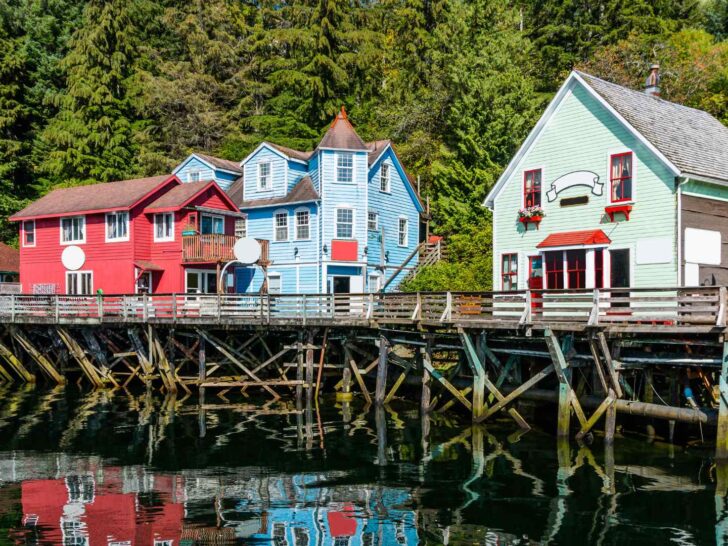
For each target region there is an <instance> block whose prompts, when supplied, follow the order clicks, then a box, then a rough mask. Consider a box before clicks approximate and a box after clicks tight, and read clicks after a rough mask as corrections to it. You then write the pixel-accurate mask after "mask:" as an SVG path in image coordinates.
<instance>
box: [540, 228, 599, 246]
mask: <svg viewBox="0 0 728 546" xmlns="http://www.w3.org/2000/svg"><path fill="white" fill-rule="evenodd" d="M611 242H612V241H611V239H609V237H607V234H606V233H604V232H603V231H602V230H601V229H589V230H586V231H565V232H563V233H552V234H551V235H549V236H548V237H546V238H545V239H544V240H543V241H541V242H540V243H539V244H538V245H536V248H547V247H555V246H588V245H608V244H609V243H611Z"/></svg>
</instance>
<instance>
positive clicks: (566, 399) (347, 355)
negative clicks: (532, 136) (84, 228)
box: [0, 287, 728, 459]
mask: <svg viewBox="0 0 728 546" xmlns="http://www.w3.org/2000/svg"><path fill="white" fill-rule="evenodd" d="M727 301H728V296H727V294H726V289H725V287H700V288H636V289H624V288H619V289H617V288H615V289H588V290H569V291H563V290H561V291H535V290H532V291H514V292H477V293H476V292H472V293H464V292H441V293H391V294H382V293H378V294H300V295H269V294H266V295H239V294H220V295H217V294H209V295H208V294H154V295H99V296H66V295H47V296H46V295H25V294H0V323H1V324H2V326H0V382H4V383H12V382H21V383H33V382H36V381H38V382H40V381H46V382H48V383H52V384H63V383H65V382H70V381H77V382H79V383H81V382H86V383H88V384H90V385H91V386H92V387H93V388H98V389H116V388H127V387H133V386H134V385H138V386H141V385H144V386H145V387H146V388H147V389H159V390H161V391H163V392H167V393H173V392H177V391H184V392H188V393H191V392H192V391H193V390H197V391H198V394H199V396H200V398H201V399H202V400H203V401H204V397H205V395H206V394H205V392H206V391H207V392H213V393H215V394H216V395H217V396H218V397H220V399H221V400H223V401H224V400H227V399H228V397H231V396H232V397H240V396H243V397H247V396H250V395H251V394H252V393H256V395H260V396H264V397H268V398H271V399H273V400H278V399H280V398H283V397H285V396H291V397H294V398H295V399H296V401H297V403H298V404H301V403H302V400H304V399H305V400H306V403H308V404H310V403H311V401H312V400H317V399H318V396H319V392H324V391H326V392H332V391H335V392H337V393H341V395H342V396H344V397H347V398H348V397H351V396H354V395H356V396H360V397H361V399H362V400H363V401H364V402H365V403H375V404H378V405H383V404H386V403H388V402H389V401H391V400H392V399H394V398H395V397H401V396H412V393H413V392H414V393H415V396H416V397H417V399H418V401H419V403H420V408H421V411H422V413H423V414H428V413H430V412H433V411H446V410H449V409H453V408H460V409H461V410H465V411H467V412H468V413H469V414H470V415H471V417H472V419H473V421H475V422H483V421H487V420H490V419H495V418H499V417H505V418H509V419H512V420H513V421H514V422H515V423H516V424H517V425H518V426H519V427H520V428H522V429H524V430H527V429H529V428H530V426H531V425H530V423H529V421H530V418H529V417H528V415H527V413H526V412H525V411H524V410H523V408H522V407H521V406H522V404H521V403H522V402H524V401H530V402H538V403H543V402H552V403H556V405H557V412H556V415H555V421H556V431H557V435H558V436H560V437H569V436H570V435H571V434H572V433H574V435H575V437H576V439H578V440H581V439H583V438H585V437H587V436H588V435H590V434H592V431H593V430H594V429H595V427H596V426H597V425H598V424H599V423H600V422H602V421H603V422H604V431H605V432H604V434H605V439H606V440H607V442H611V441H612V440H613V438H614V436H615V433H616V430H617V428H616V415H617V413H618V412H619V413H622V414H628V415H631V416H638V417H640V418H642V419H648V424H647V425H645V426H646V429H645V430H646V432H647V434H648V435H653V436H654V435H657V436H662V437H664V438H666V439H668V440H672V439H673V437H674V435H675V426H674V424H675V423H685V424H686V426H692V425H697V424H699V425H701V426H702V425H709V426H717V430H718V433H717V450H716V454H717V456H718V457H719V458H726V459H728V341H727V340H726V339H725V333H726V304H727ZM413 389H414V391H413ZM208 396H209V394H208ZM572 421H573V422H572ZM658 421H660V422H667V423H672V424H671V425H670V426H669V427H668V428H661V427H660V426H657V425H655V424H653V423H657V422H658Z"/></svg>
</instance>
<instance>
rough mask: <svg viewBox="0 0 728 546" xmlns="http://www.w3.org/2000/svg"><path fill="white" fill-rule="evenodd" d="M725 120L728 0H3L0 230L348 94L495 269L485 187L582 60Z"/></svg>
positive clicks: (462, 244)
mask: <svg viewBox="0 0 728 546" xmlns="http://www.w3.org/2000/svg"><path fill="white" fill-rule="evenodd" d="M654 61H657V62H659V63H660V64H661V67H662V71H661V72H662V76H663V79H662V89H663V97H665V98H667V99H669V100H674V101H678V102H682V103H685V104H688V105H691V106H695V107H698V108H702V109H705V110H707V111H709V112H711V113H712V114H713V115H715V116H717V117H718V118H719V119H720V120H722V121H723V122H724V123H728V0H702V1H701V0H519V1H517V0H290V1H286V0H283V1H281V0H274V1H271V0H184V1H181V0H159V1H154V0H0V239H2V240H5V241H8V242H11V243H13V242H15V240H16V239H17V234H16V229H15V226H13V225H10V224H8V222H7V221H6V218H7V217H8V216H9V215H10V214H11V213H12V212H14V211H16V210H18V209H19V208H21V207H22V206H23V204H24V203H25V202H27V201H28V200H29V199H33V198H35V197H37V196H39V195H42V194H43V193H45V192H47V191H49V190H50V189H52V188H55V187H59V186H68V185H79V184H88V183H93V182H99V181H102V182H106V181H113V180H119V179H124V178H128V177H133V176H137V175H148V174H159V173H164V172H169V170H170V169H171V168H172V167H173V166H174V165H175V164H176V163H177V162H179V161H180V160H181V159H183V158H184V157H185V156H186V155H187V154H189V153H190V152H191V151H194V150H197V151H207V152H209V153H211V154H214V155H218V156H220V157H224V158H228V159H233V160H240V159H241V158H243V157H244V156H245V155H246V154H247V153H248V152H249V151H250V150H252V149H253V148H254V147H255V146H256V145H257V143H259V142H260V141H261V140H263V139H267V140H271V141H274V142H277V143H279V144H283V145H287V146H291V147H294V148H299V149H311V147H312V146H314V145H315V143H316V142H317V141H318V139H319V138H320V137H321V135H322V134H323V132H324V131H325V129H326V126H327V124H328V123H329V122H330V120H331V119H332V118H333V116H334V115H335V112H336V111H337V110H338V109H339V108H340V106H341V105H345V106H346V108H347V111H348V112H349V115H350V118H351V120H352V121H353V123H354V125H355V126H356V129H357V131H358V132H359V134H360V135H361V136H362V137H363V138H364V139H365V140H373V139H376V138H391V139H392V140H393V141H394V142H395V145H396V149H397V151H398V153H399V155H400V157H401V158H402V159H403V161H404V163H405V165H406V167H407V168H408V169H409V170H410V172H411V173H412V174H414V175H417V176H420V179H421V188H422V193H423V195H424V196H426V197H427V198H428V199H429V201H430V204H431V208H432V215H433V219H432V228H433V231H435V232H436V233H440V234H443V235H445V236H446V237H447V238H448V241H449V246H450V251H451V258H452V260H451V261H450V263H447V264H445V263H443V264H440V265H438V266H436V267H434V268H431V270H429V271H427V272H426V273H425V274H423V275H421V276H419V277H418V278H417V279H416V280H415V281H414V283H413V286H411V287H410V288H425V287H427V288H440V287H444V286H447V287H448V288H451V289H471V290H473V289H485V288H488V287H489V286H490V281H491V279H490V276H491V267H490V260H491V257H490V254H489V249H490V236H491V233H490V223H489V213H488V211H487V210H485V209H484V208H483V207H482V206H481V203H482V201H483V198H484V196H485V194H486V192H487V191H488V189H489V188H490V187H491V186H492V185H493V183H494V182H495V180H496V179H497V177H498V176H499V174H500V173H501V172H502V170H503V168H504V166H505V165H506V164H507V162H508V160H509V158H510V157H511V155H512V154H513V153H514V152H515V150H516V149H517V147H518V146H519V144H520V143H521V141H522V140H523V139H524V138H525V136H526V134H527V133H528V131H529V130H530V129H531V127H532V126H533V125H534V124H535V122H536V120H537V119H538V116H539V115H540V113H541V112H542V111H543V109H544V108H545V106H546V104H547V103H548V101H549V99H550V98H551V97H552V95H553V93H554V92H555V91H556V89H558V87H559V85H560V84H561V82H562V81H563V79H564V78H565V77H566V76H567V75H568V73H569V71H570V70H571V69H572V68H574V67H577V68H580V69H583V70H586V71H588V72H591V73H593V74H595V75H598V76H601V77H605V78H607V79H609V80H612V81H615V82H618V83H621V84H625V85H630V86H633V87H637V88H639V87H641V86H642V84H643V81H644V78H645V75H646V72H647V67H648V66H649V64H650V63H651V62H654Z"/></svg>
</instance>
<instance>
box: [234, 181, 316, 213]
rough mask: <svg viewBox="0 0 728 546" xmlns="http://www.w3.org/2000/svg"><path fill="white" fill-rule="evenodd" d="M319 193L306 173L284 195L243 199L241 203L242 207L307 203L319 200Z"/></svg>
mask: <svg viewBox="0 0 728 546" xmlns="http://www.w3.org/2000/svg"><path fill="white" fill-rule="evenodd" d="M318 199H319V194H318V192H317V191H316V188H314V187H313V182H312V181H311V177H310V176H308V175H306V176H304V177H303V178H301V180H299V181H298V182H297V183H296V185H295V186H293V188H292V189H291V191H289V192H288V194H287V195H285V196H284V197H271V198H270V199H252V200H248V201H241V202H240V203H239V205H240V208H241V209H257V208H263V207H273V206H277V205H289V204H292V203H307V202H310V201H317V200H318Z"/></svg>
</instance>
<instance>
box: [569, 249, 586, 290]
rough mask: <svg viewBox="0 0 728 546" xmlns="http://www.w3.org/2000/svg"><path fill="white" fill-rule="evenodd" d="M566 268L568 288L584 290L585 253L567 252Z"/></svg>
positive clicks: (578, 251) (580, 251) (582, 251)
mask: <svg viewBox="0 0 728 546" xmlns="http://www.w3.org/2000/svg"><path fill="white" fill-rule="evenodd" d="M566 266H567V268H568V277H569V286H568V288H586V251H585V250H569V251H567V252H566Z"/></svg>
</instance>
